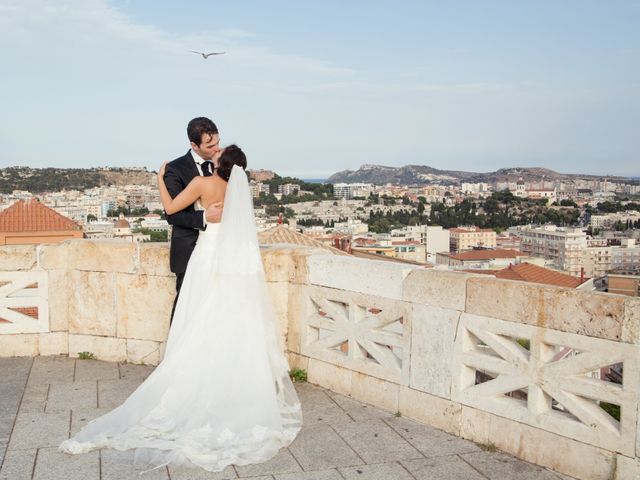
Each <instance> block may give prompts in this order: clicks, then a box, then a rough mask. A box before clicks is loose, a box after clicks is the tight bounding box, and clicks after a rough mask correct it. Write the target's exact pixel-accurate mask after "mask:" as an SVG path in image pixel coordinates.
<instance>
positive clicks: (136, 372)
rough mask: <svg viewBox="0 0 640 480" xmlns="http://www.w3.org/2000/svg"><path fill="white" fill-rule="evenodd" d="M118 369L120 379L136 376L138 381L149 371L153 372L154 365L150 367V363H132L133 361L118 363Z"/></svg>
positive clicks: (146, 375)
mask: <svg viewBox="0 0 640 480" xmlns="http://www.w3.org/2000/svg"><path fill="white" fill-rule="evenodd" d="M118 370H119V373H120V378H121V379H125V380H126V379H132V378H137V379H139V380H140V381H143V380H145V379H146V378H147V377H148V376H149V375H150V374H151V372H153V370H154V367H152V366H151V365H134V364H133V363H120V364H118Z"/></svg>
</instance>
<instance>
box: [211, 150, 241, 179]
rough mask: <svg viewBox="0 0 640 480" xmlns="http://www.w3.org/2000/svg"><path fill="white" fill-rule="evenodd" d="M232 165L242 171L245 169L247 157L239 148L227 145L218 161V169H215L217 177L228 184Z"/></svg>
mask: <svg viewBox="0 0 640 480" xmlns="http://www.w3.org/2000/svg"><path fill="white" fill-rule="evenodd" d="M234 165H238V166H239V167H242V169H243V170H244V169H246V168H247V156H246V155H245V154H244V152H243V151H242V150H241V149H240V147H239V146H237V145H229V146H228V147H225V148H224V151H223V152H222V155H221V156H220V160H218V168H217V169H216V172H217V174H218V176H219V177H220V178H222V179H223V180H225V181H227V182H228V181H229V177H230V176H231V169H232V168H233V166H234Z"/></svg>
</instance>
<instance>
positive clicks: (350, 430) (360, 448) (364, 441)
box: [334, 420, 424, 463]
mask: <svg viewBox="0 0 640 480" xmlns="http://www.w3.org/2000/svg"><path fill="white" fill-rule="evenodd" d="M334 428H335V430H336V432H337V433H338V434H339V435H340V436H341V437H342V438H343V439H344V440H345V442H347V444H348V445H349V446H350V447H351V448H353V450H355V452H356V453H357V454H358V455H359V456H360V457H361V458H362V459H363V460H364V461H365V462H366V463H380V462H393V461H396V460H410V459H413V458H424V457H423V456H422V454H421V453H420V452H419V451H418V450H416V449H415V448H414V447H413V446H412V445H411V444H410V443H409V442H407V441H406V440H405V439H404V438H402V437H401V436H400V435H398V433H396V432H395V431H394V430H393V429H392V428H391V427H390V426H389V425H387V424H385V423H384V422H383V421H382V420H369V421H366V422H353V423H343V424H341V425H335V426H334Z"/></svg>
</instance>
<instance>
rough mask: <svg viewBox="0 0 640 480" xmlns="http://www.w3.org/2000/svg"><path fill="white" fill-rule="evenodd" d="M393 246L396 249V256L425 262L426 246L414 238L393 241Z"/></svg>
mask: <svg viewBox="0 0 640 480" xmlns="http://www.w3.org/2000/svg"><path fill="white" fill-rule="evenodd" d="M391 246H392V247H393V248H394V250H395V257H396V258H401V259H403V260H411V261H413V262H416V263H425V261H426V254H425V246H424V245H423V244H421V243H420V242H416V241H414V240H400V241H392V242H391Z"/></svg>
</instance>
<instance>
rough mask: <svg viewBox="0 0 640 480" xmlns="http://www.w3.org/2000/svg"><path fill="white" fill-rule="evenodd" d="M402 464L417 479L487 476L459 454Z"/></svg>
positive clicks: (467, 479)
mask: <svg viewBox="0 0 640 480" xmlns="http://www.w3.org/2000/svg"><path fill="white" fill-rule="evenodd" d="M402 465H404V466H405V467H406V469H407V470H408V471H409V472H411V474H412V475H413V476H414V478H416V480H432V479H436V478H437V479H440V478H442V479H445V478H446V479H447V480H486V478H487V477H485V476H484V475H482V474H481V473H480V472H478V471H477V470H476V469H475V468H473V467H472V466H471V465H469V464H468V463H467V462H465V461H464V460H463V459H462V458H460V457H459V456H457V455H452V456H444V457H430V458H425V459H418V460H404V461H403V462H402ZM502 480H516V477H504V478H503V479H502ZM556 480H557V479H556Z"/></svg>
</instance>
